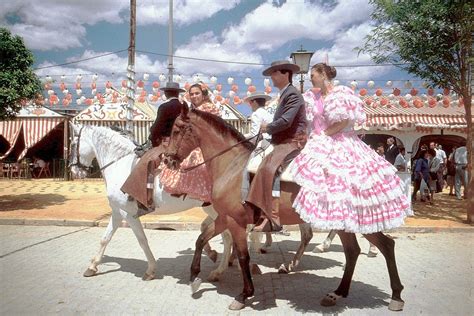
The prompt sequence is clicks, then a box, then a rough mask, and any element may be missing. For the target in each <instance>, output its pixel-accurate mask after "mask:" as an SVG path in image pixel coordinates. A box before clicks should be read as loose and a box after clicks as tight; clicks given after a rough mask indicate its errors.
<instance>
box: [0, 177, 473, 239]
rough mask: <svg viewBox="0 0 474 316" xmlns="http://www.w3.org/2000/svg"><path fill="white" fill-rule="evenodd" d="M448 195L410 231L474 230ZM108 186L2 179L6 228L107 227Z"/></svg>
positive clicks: (160, 221)
mask: <svg viewBox="0 0 474 316" xmlns="http://www.w3.org/2000/svg"><path fill="white" fill-rule="evenodd" d="M448 193H449V192H448V191H445V192H443V193H440V194H436V196H435V204H434V205H429V204H426V203H422V202H418V203H416V204H415V205H414V211H415V217H412V218H408V219H407V221H406V225H405V226H406V227H411V228H419V227H428V228H431V230H433V229H438V228H442V229H445V228H456V229H457V228H472V226H470V225H467V224H466V223H465V220H466V207H467V205H466V201H465V200H464V201H458V200H456V199H455V197H453V196H449V195H448ZM110 212H111V210H110V207H109V205H108V202H107V197H106V193H105V185H104V183H103V182H102V181H101V180H99V181H90V180H88V181H52V180H50V179H35V180H8V179H1V180H0V224H24V223H26V224H35V225H45V224H46V225H50V224H53V225H83V226H84V225H89V226H104V225H106V224H107V222H108V219H109V216H110ZM204 217H205V214H204V212H203V211H202V209H201V208H194V209H190V210H188V211H185V212H181V213H176V214H171V215H159V214H156V213H152V214H149V215H146V216H143V217H141V221H142V222H143V223H144V224H145V227H148V228H155V227H170V228H174V229H197V228H198V227H199V223H200V222H201V221H202V220H203V219H204Z"/></svg>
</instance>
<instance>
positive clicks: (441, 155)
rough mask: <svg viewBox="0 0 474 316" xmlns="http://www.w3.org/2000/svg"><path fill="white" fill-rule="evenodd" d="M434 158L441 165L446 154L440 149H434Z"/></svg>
mask: <svg viewBox="0 0 474 316" xmlns="http://www.w3.org/2000/svg"><path fill="white" fill-rule="evenodd" d="M436 158H438V159H439V161H441V163H444V160H445V159H446V158H447V157H446V152H445V151H444V150H442V149H436Z"/></svg>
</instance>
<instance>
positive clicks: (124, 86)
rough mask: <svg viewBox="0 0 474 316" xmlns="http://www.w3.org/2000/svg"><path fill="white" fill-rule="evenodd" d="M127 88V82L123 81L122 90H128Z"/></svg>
mask: <svg viewBox="0 0 474 316" xmlns="http://www.w3.org/2000/svg"><path fill="white" fill-rule="evenodd" d="M126 87H127V80H122V88H126Z"/></svg>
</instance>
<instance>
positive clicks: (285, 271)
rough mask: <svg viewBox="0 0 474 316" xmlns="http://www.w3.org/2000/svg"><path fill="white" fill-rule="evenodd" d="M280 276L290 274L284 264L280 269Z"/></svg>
mask: <svg viewBox="0 0 474 316" xmlns="http://www.w3.org/2000/svg"><path fill="white" fill-rule="evenodd" d="M278 273H279V274H288V269H287V268H286V267H285V264H284V263H282V264H281V266H280V267H279V268H278Z"/></svg>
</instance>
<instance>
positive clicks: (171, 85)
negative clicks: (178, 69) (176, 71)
mask: <svg viewBox="0 0 474 316" xmlns="http://www.w3.org/2000/svg"><path fill="white" fill-rule="evenodd" d="M160 90H163V91H165V92H166V91H172V90H174V91H178V92H186V90H184V89H183V88H180V87H179V83H177V82H167V83H166V85H165V86H164V87H161V88H160Z"/></svg>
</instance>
